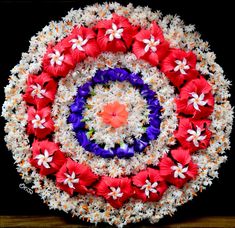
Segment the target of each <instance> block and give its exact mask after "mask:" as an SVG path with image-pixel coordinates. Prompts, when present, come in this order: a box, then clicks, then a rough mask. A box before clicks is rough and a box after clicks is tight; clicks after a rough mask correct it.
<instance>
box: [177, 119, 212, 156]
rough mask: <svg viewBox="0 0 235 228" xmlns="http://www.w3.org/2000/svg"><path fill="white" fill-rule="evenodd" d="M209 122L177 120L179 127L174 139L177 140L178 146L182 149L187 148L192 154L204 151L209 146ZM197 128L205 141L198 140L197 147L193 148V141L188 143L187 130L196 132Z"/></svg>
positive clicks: (188, 135) (188, 134)
mask: <svg viewBox="0 0 235 228" xmlns="http://www.w3.org/2000/svg"><path fill="white" fill-rule="evenodd" d="M210 123H211V121H210V120H193V119H189V118H180V119H179V127H178V130H177V131H176V132H175V137H176V139H177V140H179V142H180V144H181V145H182V147H184V148H188V149H189V150H190V152H194V151H197V150H200V149H206V148H207V147H208V146H209V143H210V138H211V131H210V130H209V129H208V127H209V125H210ZM197 127H199V128H200V129H201V131H202V132H201V135H202V136H205V139H203V140H198V146H195V144H194V142H193V140H191V141H189V140H188V139H189V137H190V136H191V134H190V133H188V130H193V131H195V132H196V131H197Z"/></svg>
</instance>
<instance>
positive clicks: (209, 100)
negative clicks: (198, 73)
mask: <svg viewBox="0 0 235 228" xmlns="http://www.w3.org/2000/svg"><path fill="white" fill-rule="evenodd" d="M192 93H196V94H197V95H198V96H200V95H201V94H204V98H203V101H206V104H205V105H200V106H199V109H200V110H197V109H196V108H195V107H194V104H193V103H189V101H190V100H191V99H192V98H193V97H192ZM175 102H176V105H177V113H179V114H182V115H188V116H190V117H193V118H196V119H200V118H206V117H208V116H209V115H210V114H211V113H212V112H213V109H214V98H213V95H212V93H211V86H210V85H209V84H208V82H207V81H206V80H205V79H204V78H203V77H200V79H194V80H191V81H190V82H188V83H187V84H186V85H185V86H184V87H183V88H182V89H181V91H180V96H179V98H178V99H176V101H175Z"/></svg>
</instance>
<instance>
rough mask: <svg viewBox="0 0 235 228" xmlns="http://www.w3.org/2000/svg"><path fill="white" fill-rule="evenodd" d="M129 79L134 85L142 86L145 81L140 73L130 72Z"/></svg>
mask: <svg viewBox="0 0 235 228" xmlns="http://www.w3.org/2000/svg"><path fill="white" fill-rule="evenodd" d="M128 80H129V82H130V83H131V84H132V85H133V86H142V85H143V84H144V81H143V80H142V79H141V78H140V77H139V75H137V74H134V73H132V74H129V77H128Z"/></svg>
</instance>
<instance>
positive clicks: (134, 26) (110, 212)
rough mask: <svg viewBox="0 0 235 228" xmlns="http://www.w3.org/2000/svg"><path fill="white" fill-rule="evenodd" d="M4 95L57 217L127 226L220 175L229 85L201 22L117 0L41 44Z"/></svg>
mask: <svg viewBox="0 0 235 228" xmlns="http://www.w3.org/2000/svg"><path fill="white" fill-rule="evenodd" d="M11 73H12V74H11V76H10V78H9V85H7V86H6V87H5V94H6V101H5V103H4V105H3V111H2V115H3V116H4V117H5V119H6V120H7V123H6V126H5V131H6V133H7V134H6V136H5V141H6V143H7V147H8V149H9V150H11V151H12V154H13V157H14V159H15V162H16V164H17V170H18V172H20V175H21V176H22V178H23V180H24V181H25V182H26V183H29V184H31V187H32V189H34V191H35V192H36V193H38V194H39V195H40V196H41V198H42V199H43V201H44V202H45V203H46V204H48V206H49V208H51V209H59V210H63V211H65V212H70V213H71V214H72V215H74V216H78V217H79V218H82V219H85V220H87V221H89V222H92V223H98V222H107V223H109V224H111V225H117V226H120V227H121V226H123V225H126V224H128V223H135V222H139V221H141V220H143V219H148V220H149V221H150V222H151V223H156V222H157V221H158V220H159V219H161V218H162V217H163V216H164V215H167V214H170V215H171V214H173V213H174V212H175V211H176V208H177V206H179V205H182V204H184V203H186V202H187V201H188V200H191V199H192V198H193V196H195V195H196V194H197V192H198V191H202V190H203V189H205V188H206V187H207V186H208V185H211V183H212V180H213V179H214V178H216V177H218V168H219V167H220V164H221V163H223V162H225V161H226V155H225V150H226V149H229V148H230V146H229V145H230V142H229V135H230V132H231V129H232V121H233V110H232V107H231V105H230V103H229V100H228V98H229V97H230V93H229V91H228V89H229V86H230V82H229V81H228V80H226V79H225V77H224V75H223V70H222V68H221V67H220V66H219V65H218V64H217V63H216V62H215V54H214V53H213V52H211V51H210V49H209V45H208V43H207V42H204V41H203V40H201V38H200V35H199V34H198V33H197V32H195V31H194V26H193V25H188V26H186V25H184V23H183V22H182V21H181V20H180V19H179V17H178V16H171V15H167V16H164V17H163V16H162V15H161V12H159V11H158V12H152V11H151V10H150V9H149V8H143V7H133V6H132V5H131V4H129V5H128V6H126V7H124V6H121V5H120V4H118V3H110V4H107V3H106V4H103V5H99V4H95V5H93V6H87V7H86V8H85V9H83V10H81V9H79V10H71V11H70V12H69V13H68V15H67V16H66V17H64V18H63V20H62V21H60V22H54V21H53V22H51V23H50V24H49V25H48V26H46V27H44V29H43V30H42V31H41V32H39V33H38V34H37V36H34V37H32V39H31V41H30V47H29V51H28V53H23V55H22V59H21V61H20V63H19V64H18V65H16V66H15V67H14V68H13V69H12V71H11Z"/></svg>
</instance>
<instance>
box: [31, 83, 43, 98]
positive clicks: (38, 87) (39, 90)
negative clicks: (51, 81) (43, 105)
mask: <svg viewBox="0 0 235 228" xmlns="http://www.w3.org/2000/svg"><path fill="white" fill-rule="evenodd" d="M30 87H31V88H32V89H33V90H32V92H31V96H32V97H35V96H37V97H38V98H43V95H44V94H45V93H46V90H45V89H42V87H41V85H39V84H38V83H37V84H35V85H31V86H30Z"/></svg>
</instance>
